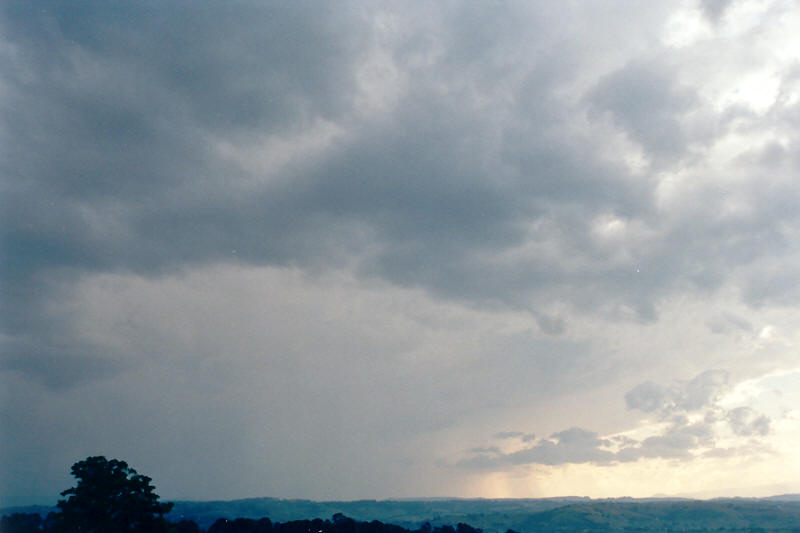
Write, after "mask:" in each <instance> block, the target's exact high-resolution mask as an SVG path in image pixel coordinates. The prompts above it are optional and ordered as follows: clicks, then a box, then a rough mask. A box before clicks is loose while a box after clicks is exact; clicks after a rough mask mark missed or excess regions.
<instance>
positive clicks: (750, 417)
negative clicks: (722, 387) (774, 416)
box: [727, 406, 770, 437]
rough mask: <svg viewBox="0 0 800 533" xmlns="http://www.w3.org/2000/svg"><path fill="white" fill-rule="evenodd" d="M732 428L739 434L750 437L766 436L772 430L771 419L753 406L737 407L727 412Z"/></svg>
mask: <svg viewBox="0 0 800 533" xmlns="http://www.w3.org/2000/svg"><path fill="white" fill-rule="evenodd" d="M727 419H728V422H729V423H730V425H731V429H732V430H733V432H734V433H735V434H737V435H740V436H743V437H749V436H753V435H757V436H762V437H763V436H764V435H767V434H768V433H769V431H770V419H769V417H767V416H766V415H763V414H760V413H759V412H758V411H756V410H755V409H753V408H751V407H746V406H745V407H737V408H736V409H731V410H730V411H729V412H728V413H727Z"/></svg>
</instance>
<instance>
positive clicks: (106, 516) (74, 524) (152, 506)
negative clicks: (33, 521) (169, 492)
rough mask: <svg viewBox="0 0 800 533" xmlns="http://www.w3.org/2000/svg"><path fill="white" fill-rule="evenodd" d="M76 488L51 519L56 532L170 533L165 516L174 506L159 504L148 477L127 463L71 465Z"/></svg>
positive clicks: (104, 461) (103, 461) (88, 461)
mask: <svg viewBox="0 0 800 533" xmlns="http://www.w3.org/2000/svg"><path fill="white" fill-rule="evenodd" d="M72 475H73V476H75V477H76V478H77V480H78V483H77V485H76V486H75V487H72V488H69V489H67V490H65V491H64V492H62V493H61V496H66V498H65V499H63V500H59V501H58V508H59V512H57V513H54V514H53V515H52V516H51V519H52V524H53V528H54V529H55V530H56V531H63V532H70V533H73V532H74V533H78V532H80V533H123V532H125V533H129V532H134V533H138V532H144V531H147V532H160V531H167V529H168V524H167V521H166V520H165V519H164V515H165V514H166V513H168V512H169V511H170V509H172V504H171V503H160V502H159V501H158V500H159V496H158V495H157V494H156V493H155V488H154V487H153V486H152V485H151V484H150V481H152V480H151V479H150V478H149V477H147V476H143V475H141V474H138V473H137V472H136V470H134V469H133V468H131V467H129V466H128V463H126V462H125V461H119V460H117V459H111V460H110V461H109V460H107V459H106V458H105V457H103V456H95V457H87V458H86V459H84V460H83V461H78V462H77V463H75V464H74V465H72Z"/></svg>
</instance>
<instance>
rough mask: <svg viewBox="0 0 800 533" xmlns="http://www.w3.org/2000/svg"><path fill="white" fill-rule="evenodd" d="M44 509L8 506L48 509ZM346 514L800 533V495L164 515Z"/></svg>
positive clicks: (521, 528) (484, 525)
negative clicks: (789, 532)
mask: <svg viewBox="0 0 800 533" xmlns="http://www.w3.org/2000/svg"><path fill="white" fill-rule="evenodd" d="M48 510H49V508H47V507H42V506H37V507H28V508H20V507H17V508H13V509H11V508H7V509H2V510H0V514H2V515H5V514H10V513H11V512H38V513H42V514H46V513H47V512H48ZM336 513H343V514H345V515H347V516H349V517H351V518H354V519H356V520H360V521H372V520H379V521H381V522H384V523H391V524H397V525H400V526H403V527H406V528H408V529H417V528H419V526H421V525H422V524H424V523H425V522H428V523H430V524H431V525H432V526H434V527H435V526H437V525H444V524H453V525H455V524H457V523H459V522H461V523H466V524H469V525H470V526H473V527H476V528H480V529H483V530H484V531H485V532H486V533H495V532H498V533H504V532H505V531H507V530H508V529H512V530H514V531H518V532H520V533H535V532H543V531H563V532H566V531H776V532H777V531H800V496H797V495H784V496H775V497H772V498H764V499H743V498H733V499H717V500H710V501H702V500H688V499H630V498H621V499H610V500H591V499H589V498H552V499H498V500H488V499H429V500H384V501H376V500H361V501H349V502H316V501H311V500H281V499H275V498H253V499H246V500H233V501H205V502H188V501H177V502H175V507H174V509H173V511H172V512H171V513H170V514H169V516H168V518H169V519H170V520H172V521H178V520H181V519H188V520H194V521H196V522H197V523H198V524H199V525H200V527H202V528H208V527H209V526H210V525H211V524H212V523H214V521H216V520H217V519H218V518H229V519H234V518H261V517H269V518H270V519H271V520H273V521H280V522H285V521H291V520H302V519H312V518H330V517H331V516H333V515H334V514H336Z"/></svg>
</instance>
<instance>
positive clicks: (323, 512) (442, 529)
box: [0, 457, 800, 533]
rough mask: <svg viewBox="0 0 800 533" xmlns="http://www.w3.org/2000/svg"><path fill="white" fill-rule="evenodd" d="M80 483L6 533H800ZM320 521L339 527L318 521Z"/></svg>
mask: <svg viewBox="0 0 800 533" xmlns="http://www.w3.org/2000/svg"><path fill="white" fill-rule="evenodd" d="M72 473H73V475H74V476H75V477H76V478H77V479H78V483H77V485H76V486H75V487H73V488H71V489H67V490H66V491H64V492H62V493H61V495H62V496H64V497H65V498H64V499H62V500H59V502H58V506H57V507H56V508H42V507H30V508H16V509H6V510H0V514H5V516H3V517H2V519H0V533H31V532H48V533H78V532H80V533H122V532H126V533H140V532H152V533H200V532H206V531H207V532H209V533H227V532H236V533H250V532H269V533H481V532H485V533H503V532H506V533H509V532H517V531H518V532H521V533H539V532H564V533H566V532H601V531H609V532H610V531H618V532H623V531H624V532H631V533H633V532H640V533H643V532H656V531H659V532H661V531H676V532H702V531H716V532H727V533H733V532H760V533H767V532H775V533H782V532H786V533H788V532H796V533H800V497H798V496H791V495H789V496H783V497H774V498H767V499H740V498H735V499H718V500H711V501H698V500H688V499H647V500H634V499H629V498H627V499H626V498H623V499H611V500H591V499H589V498H551V499H500V500H486V499H461V500H458V499H456V500H453V499H430V500H390V501H375V500H363V501H353V502H314V501H309V500H279V499H274V498H256V499H248V500H236V501H227V502H221V501H220V502H175V503H161V502H159V497H158V496H157V495H156V494H155V491H154V488H153V487H152V486H151V485H150V478H148V477H146V476H141V475H139V474H137V473H136V471H135V470H133V469H132V468H130V467H128V465H127V464H126V463H125V462H123V461H116V460H111V461H107V460H106V459H105V458H103V457H89V458H87V459H86V460H84V461H80V462H78V463H76V464H75V465H73V467H72ZM345 515H347V516H345ZM318 516H332V518H331V519H329V520H322V519H320V518H314V519H310V518H311V517H318ZM220 517H224V518H220ZM266 517H269V518H266ZM452 524H456V525H455V526H454V525H452ZM467 524H469V525H467Z"/></svg>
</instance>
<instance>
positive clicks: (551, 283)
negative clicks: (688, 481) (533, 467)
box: [0, 1, 800, 503]
mask: <svg viewBox="0 0 800 533" xmlns="http://www.w3.org/2000/svg"><path fill="white" fill-rule="evenodd" d="M1 9H2V17H0V28H1V29H2V31H0V34H2V38H0V72H1V73H2V76H0V78H1V79H2V81H0V89H2V90H0V102H1V103H0V124H2V126H1V127H0V146H2V148H0V153H2V157H1V158H0V175H1V176H2V178H1V179H2V199H1V200H0V201H2V205H0V217H1V218H0V221H2V223H1V225H0V228H2V229H0V232H1V233H2V257H3V261H2V288H0V328H1V329H0V374H1V379H2V383H3V384H2V386H0V388H2V390H3V392H2V403H0V417H2V418H1V419H0V422H1V423H2V425H3V427H4V428H7V430H6V431H4V432H3V434H2V435H1V436H0V479H3V483H2V486H0V491H1V492H2V493H0V502H2V501H8V502H10V503H28V502H30V501H33V500H36V501H50V500H49V499H52V498H53V497H55V495H56V494H57V493H58V491H59V490H63V488H65V487H63V486H61V485H63V483H66V482H67V481H68V480H66V479H65V474H66V472H67V470H68V466H69V464H71V463H70V462H71V461H74V460H77V459H80V458H82V457H85V456H87V455H92V454H97V453H103V454H105V455H109V456H114V455H125V456H124V457H120V458H121V459H126V460H128V461H129V462H130V463H131V464H133V465H136V467H137V468H138V469H139V470H141V471H144V472H148V470H149V469H153V470H161V471H163V472H165V474H164V477H165V482H164V484H163V485H164V486H165V489H166V492H167V494H168V495H178V496H181V497H191V498H201V497H238V496H252V495H266V494H272V495H276V496H298V497H342V498H346V497H376V496H377V497H383V496H387V497H388V496H408V495H435V494H453V492H454V491H456V492H457V491H458V490H460V489H459V487H464V486H468V484H466V483H465V479H466V478H465V477H464V475H467V476H469V475H472V474H463V472H461V471H460V470H459V469H458V468H451V467H449V466H448V467H442V468H438V467H437V466H436V465H442V464H445V465H452V464H456V463H458V461H459V460H460V459H458V457H459V456H460V454H462V453H463V450H464V449H470V448H472V449H474V450H475V451H476V452H477V453H475V454H473V456H474V457H473V458H472V459H469V458H467V459H464V458H462V459H463V461H466V462H467V463H470V461H471V463H470V464H472V465H473V466H474V465H477V464H478V463H481V464H482V468H483V469H484V470H486V469H491V468H497V469H499V470H503V469H507V468H509V467H515V466H524V465H526V464H540V465H547V466H557V465H563V464H570V463H579V464H603V465H608V464H615V463H619V462H626V461H627V462H635V461H637V460H639V459H641V458H648V457H650V458H652V457H661V458H663V457H683V458H691V457H694V455H693V452H694V451H697V450H700V449H706V448H713V446H710V445H709V442H710V441H709V438H710V437H709V433H708V432H707V428H706V426H705V425H704V424H710V423H711V422H704V421H701V420H699V419H698V420H696V419H695V418H696V417H697V416H699V415H700V414H701V413H705V412H709V413H713V415H714V416H715V417H716V418H715V419H714V420H715V421H714V424H717V425H715V426H714V428H715V429H714V432H717V431H719V427H718V425H719V424H722V423H723V422H724V423H725V424H727V427H728V429H729V430H730V432H732V434H733V437H730V438H731V439H733V438H734V437H736V438H740V439H769V438H770V437H771V435H772V434H773V430H774V428H776V427H777V428H780V427H782V426H781V425H780V420H778V418H776V417H777V415H776V414H774V413H768V414H764V413H762V410H760V407H759V408H755V407H751V406H748V405H742V404H741V401H740V403H739V404H736V403H735V402H736V401H739V400H736V399H735V398H734V399H730V398H728V397H727V396H725V395H726V394H730V393H731V391H733V390H734V389H735V387H736V386H737V385H740V384H742V383H745V382H747V380H752V379H757V378H759V377H762V376H765V375H767V374H769V373H770V372H775V371H779V370H787V371H788V370H790V369H791V368H794V365H795V364H796V361H794V358H793V356H792V354H791V351H790V350H789V349H788V348H787V347H789V346H792V343H793V342H794V339H793V337H792V336H793V333H792V332H793V331H796V328H795V327H794V326H795V324H794V323H793V319H792V318H791V313H785V312H784V311H786V310H789V311H791V310H794V308H795V306H796V302H797V296H798V294H799V293H798V286H800V285H799V284H798V283H797V281H798V279H797V278H798V274H797V272H798V271H800V270H798V267H799V266H800V261H799V260H798V258H800V254H798V250H797V244H796V243H797V242H799V241H798V239H797V237H798V230H797V228H798V227H800V226H799V225H798V224H799V223H800V220H798V216H800V215H798V213H800V209H797V206H798V205H800V193H798V190H797V187H796V183H795V181H796V179H795V178H796V176H797V173H798V170H800V158H798V157H797V156H796V155H794V154H797V153H798V150H797V148H798V147H797V127H798V124H800V98H798V97H797V95H798V94H800V93H798V91H800V75H799V74H798V72H800V71H798V68H797V65H796V61H795V60H794V59H793V58H791V57H789V56H787V55H786V53H785V50H791V49H792V45H791V42H793V41H791V39H793V38H794V37H793V36H794V34H795V31H794V29H793V22H796V21H797V18H798V13H797V12H796V9H794V8H793V7H792V6H790V5H787V4H785V3H781V2H779V1H776V2H767V3H764V4H763V5H762V4H759V3H754V2H747V1H739V2H717V1H703V2H696V3H695V2H685V3H681V4H680V5H677V4H676V5H671V4H668V3H656V4H648V5H644V4H641V3H639V2H629V1H620V2H611V3H603V4H589V3H585V4H580V5H571V4H564V3H560V2H545V3H542V4H538V5H536V6H535V7H534V6H531V5H529V4H527V3H525V2H509V3H504V4H502V5H495V4H486V3H475V4H472V3H471V4H458V3H454V4H434V5H432V4H426V3H416V2H413V3H402V4H399V3H392V2H381V3H362V2H356V1H354V2H337V3H330V4H325V3H319V2H292V3H290V4H287V3H279V2H264V3H258V4H242V3H231V4H224V5H217V4H211V3H203V2H201V3H193V4H187V3H177V4H172V5H166V6H164V5H160V4H156V3H153V2H140V3H115V4H113V5H112V4H108V5H106V4H83V5H79V6H74V5H66V4H62V3H55V2H51V3H45V4H37V5H28V4H22V3H14V2H7V3H3V5H2V8H1ZM786 43H789V44H786ZM689 339H692V341H691V342H690V341H689ZM721 368H724V369H726V370H725V371H724V372H723V371H718V370H714V369H721ZM693 376H694V377H693ZM626 391H627V394H626ZM723 396H725V398H723ZM142 397H146V398H148V400H147V401H143V402H142V401H140V400H139V399H140V398H142ZM726 398H727V399H726ZM726 401H727V402H729V403H725V402H726ZM101 406H106V407H107V409H104V408H101ZM790 411H791V410H790V409H788V408H787V409H786V410H784V411H782V412H783V413H784V415H781V416H787V417H790V416H792V415H791V413H790ZM787 413H789V414H787ZM681 417H686V418H681ZM651 419H652V420H651ZM119 420H136V421H137V422H136V423H135V424H134V426H136V427H135V428H126V427H124V425H122V424H120V423H119ZM532 420H533V421H535V424H534V423H531V421H532ZM653 420H655V421H657V422H659V423H662V424H665V425H666V426H665V427H663V428H661V430H660V432H655V433H653V434H652V435H649V436H637V437H635V438H634V437H629V438H632V439H633V441H631V442H630V443H629V444H627V445H625V444H621V443H622V441H619V440H617V441H615V440H610V437H603V435H622V434H624V432H625V431H629V430H632V429H635V428H637V427H639V426H640V425H641V424H645V423H648V422H652V421H653ZM593 421H594V422H597V425H591V424H590V423H591V422H593ZM165 428H168V429H165ZM508 428H525V429H526V431H524V432H521V433H514V432H510V431H508ZM528 428H530V429H531V430H534V433H528V432H527V429H528ZM566 428H573V429H566ZM580 428H592V429H580ZM483 432H486V433H483ZM226 434H227V435H237V436H239V437H237V438H235V439H226V438H224V435H226ZM491 435H495V436H496V439H497V440H499V441H503V442H505V443H506V445H511V444H515V443H517V444H519V446H518V449H513V450H511V449H510V448H507V447H503V446H500V444H498V446H497V447H493V446H494V444H485V443H484V441H485V440H487V439H489V437H490V436H491ZM535 435H547V437H536V436H535ZM714 435H716V433H714ZM726 438H727V437H726ZM465 439H466V440H467V444H466V445H465V444H464V441H465ZM134 442H135V443H137V445H136V446H134V445H132V444H131V443H134ZM724 445H725V446H727V447H728V448H730V449H738V448H735V446H736V443H735V442H727V441H726V443H725V444H724ZM165 450H170V451H169V453H167V452H165ZM216 450H220V452H219V453H222V454H224V455H225V456H226V457H227V459H225V460H224V461H221V463H220V464H219V465H217V466H214V467H213V468H212V470H213V472H210V473H203V472H198V471H197V470H196V469H195V468H194V466H193V465H197V464H206V463H208V461H207V458H208V457H209V456H211V455H213V454H214V453H215V451H216ZM626 450H627V451H626ZM180 453H185V455H184V456H183V457H182V458H179V457H177V455H178V454H180ZM235 458H239V459H235ZM278 458H281V459H278ZM467 463H463V464H465V465H466V464H467ZM253 465H257V466H256V467H254V466H253ZM463 470H464V471H470V472H471V471H472V470H474V469H470V468H465V469H463ZM148 473H149V472H148ZM345 473H347V476H345ZM153 474H154V477H156V480H157V481H158V478H157V476H156V475H155V474H157V472H153ZM206 474H208V475H206ZM351 474H352V475H351ZM343 477H348V479H352V482H351V483H347V484H344V485H343V484H342V483H341V482H340V481H341V479H342V478H343ZM387 478H391V479H396V480H397V486H395V487H385V486H383V480H385V479H387ZM213 479H224V480H225V481H226V484H227V486H228V487H230V489H229V490H228V491H226V492H225V493H224V494H215V493H214V487H213V486H212V480H213ZM265 479H266V480H269V481H264V480H265ZM470 479H471V478H470ZM476 483H477V482H476ZM469 486H476V487H477V486H482V485H480V484H479V483H478V484H477V485H469ZM465 490H466V489H465ZM469 490H473V489H469ZM481 490H482V489H474V491H473V493H475V494H482V493H481ZM642 490H644V489H642Z"/></svg>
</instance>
